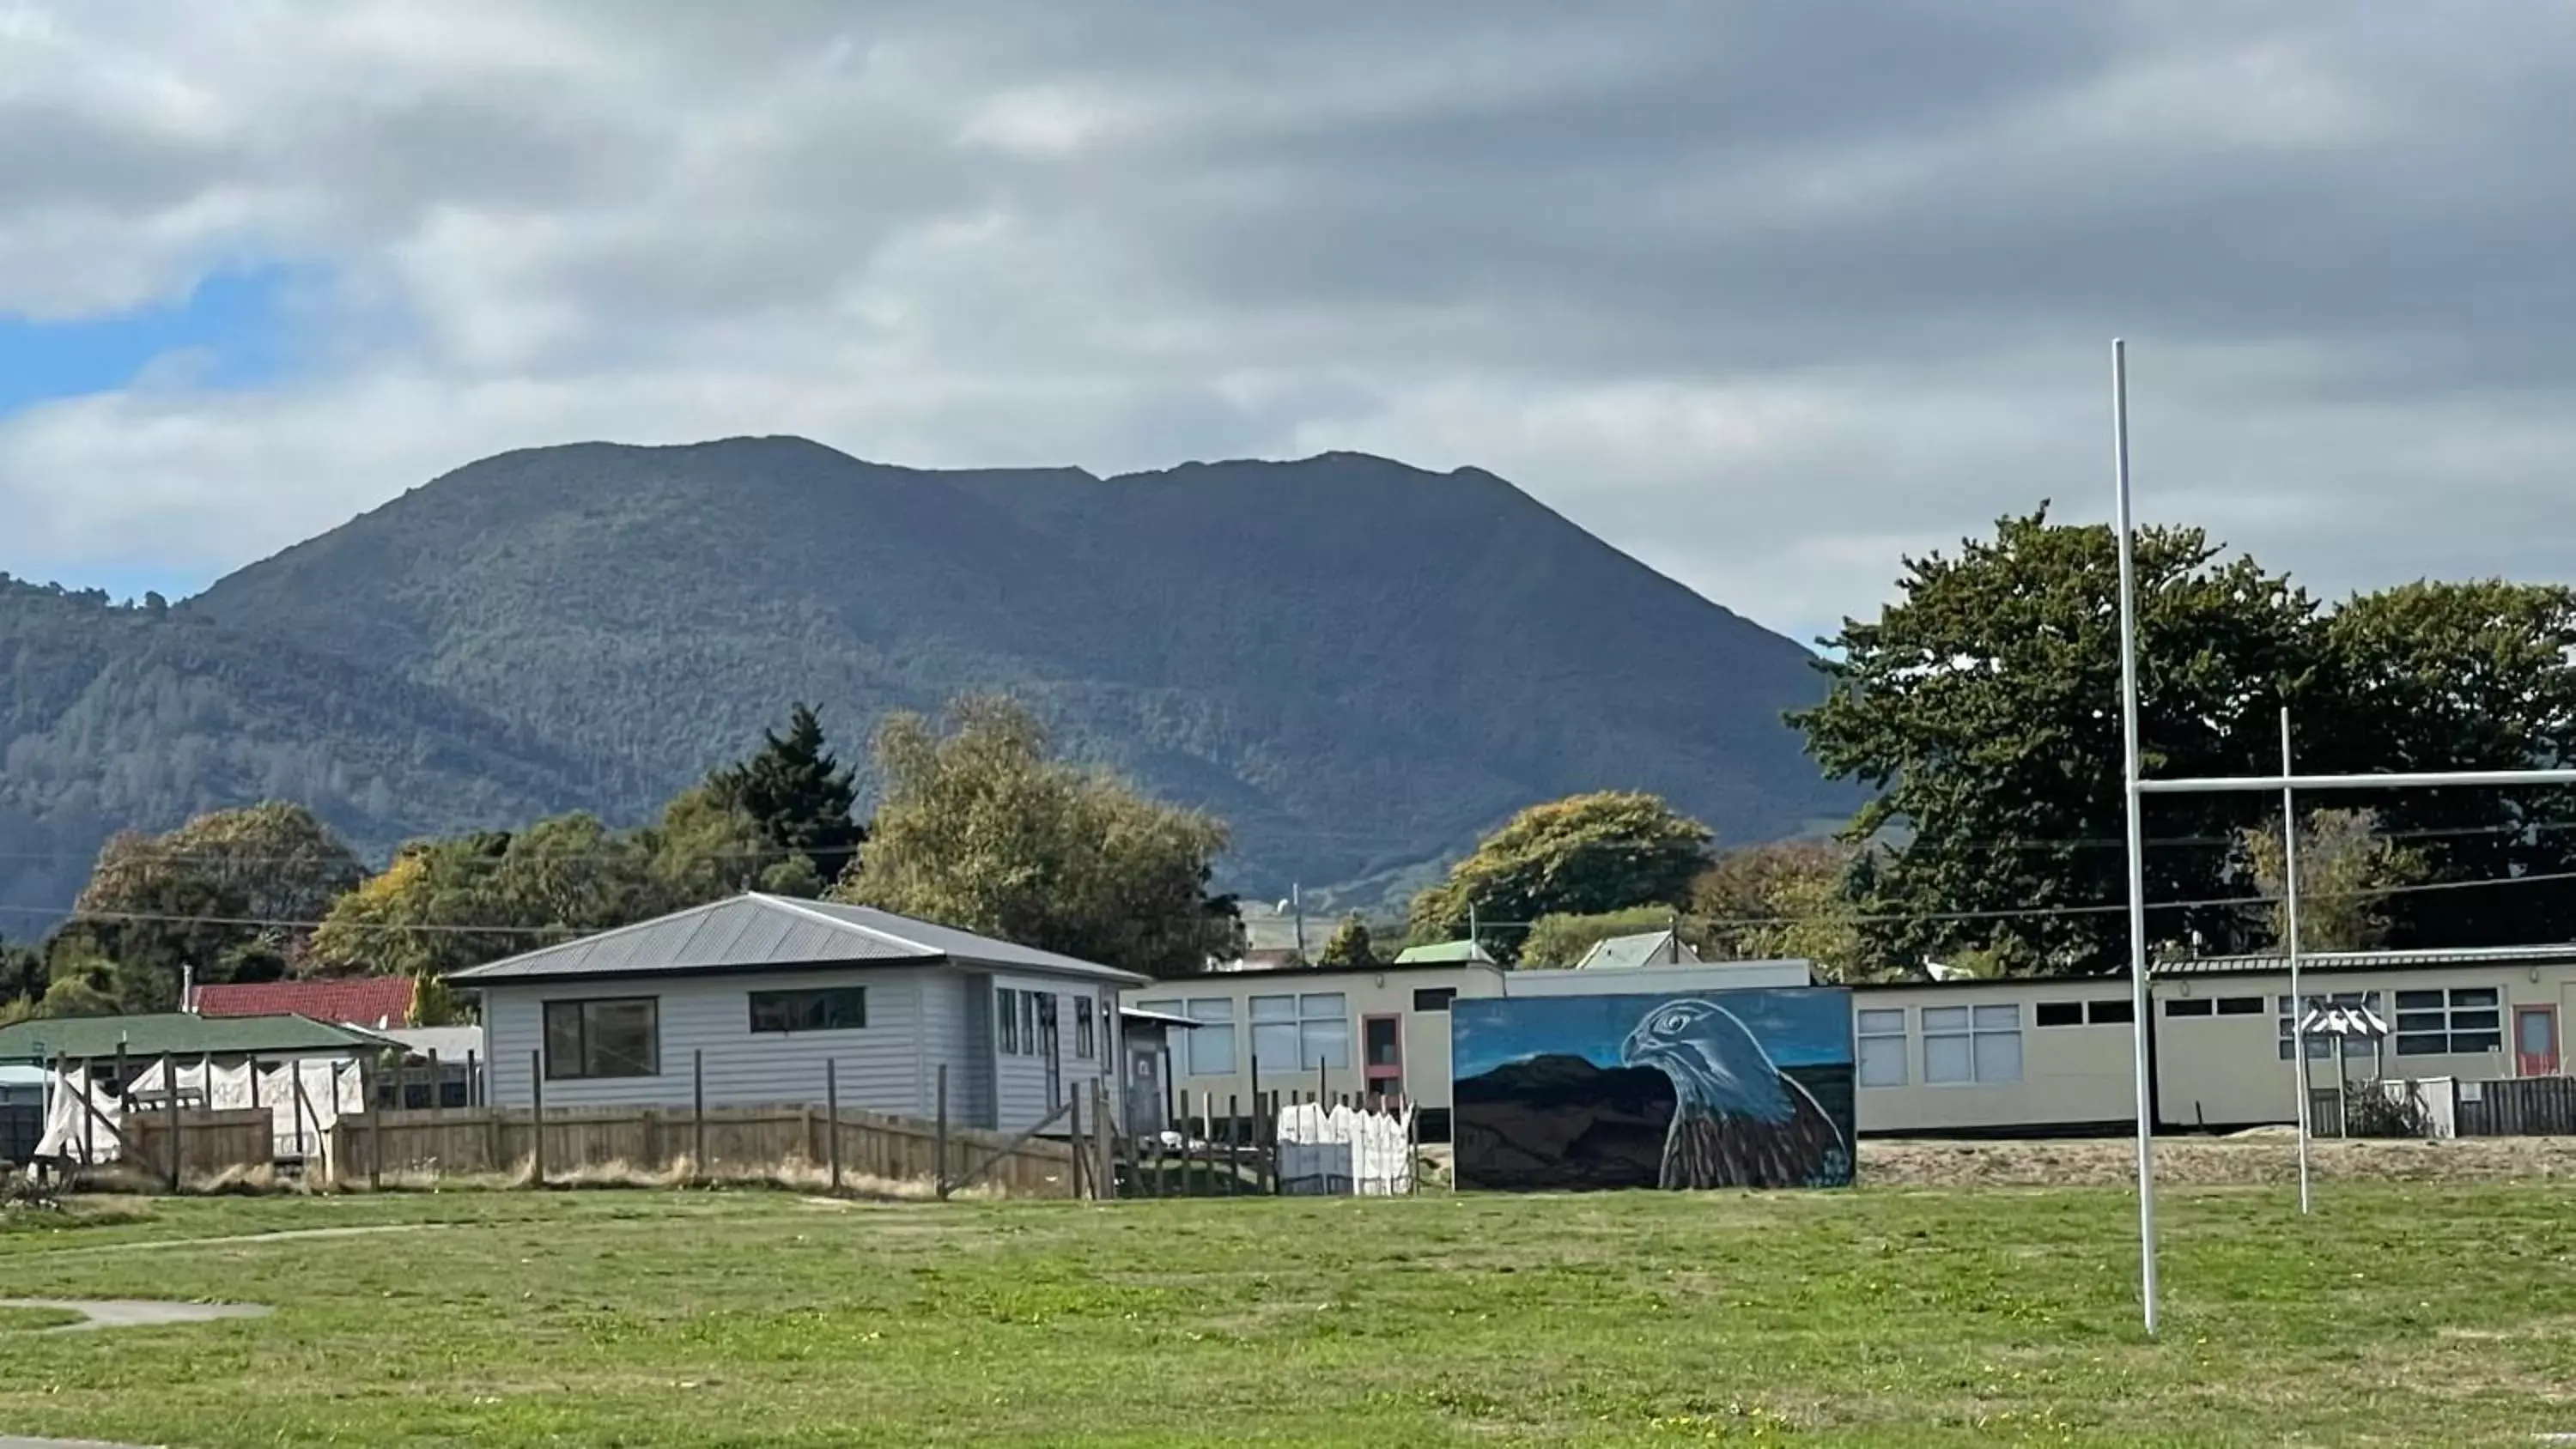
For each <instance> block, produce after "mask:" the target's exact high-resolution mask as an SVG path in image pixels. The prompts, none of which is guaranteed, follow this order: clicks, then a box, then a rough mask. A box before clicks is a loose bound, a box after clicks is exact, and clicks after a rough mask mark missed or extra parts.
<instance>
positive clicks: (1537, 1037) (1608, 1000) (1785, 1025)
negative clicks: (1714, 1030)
mask: <svg viewBox="0 0 2576 1449" xmlns="http://www.w3.org/2000/svg"><path fill="white" fill-rule="evenodd" d="M1690 999H1697V1000H1701V1001H1713V1002H1716V1003H1717V1004H1718V1005H1720V1006H1722V1007H1724V1008H1726V1009H1727V1010H1728V1011H1730V1012H1732V1013H1734V1014H1735V1018H1736V1020H1738V1021H1741V1022H1743V1023H1744V1026H1745V1029H1746V1030H1748V1031H1750V1032H1752V1033H1753V1039H1754V1040H1755V1041H1758V1042H1760V1043H1762V1047H1763V1050H1765V1051H1767V1052H1769V1053H1770V1054H1771V1060H1772V1063H1773V1064H1774V1065H1776V1066H1781V1067H1810V1066H1838V1065H1842V1064H1845V1063H1848V1062H1850V1061H1851V1059H1852V1044H1851V992H1850V991H1849V990H1848V989H1847V988H1844V987H1839V986H1783V987H1769V988H1762V989H1758V990H1738V991H1672V992H1663V993H1659V994H1656V995H1651V996H1493V997H1461V998H1459V999H1458V1000H1456V1001H1453V1002H1451V1003H1450V1004H1449V1012H1450V1015H1449V1031H1450V1041H1451V1047H1450V1061H1451V1072H1452V1074H1453V1075H1454V1076H1456V1077H1457V1078H1458V1079H1459V1080H1460V1081H1464V1080H1466V1079H1467V1078H1469V1077H1476V1076H1482V1075H1484V1074H1485V1073H1487V1072H1490V1071H1492V1070H1494V1069H1495V1068H1496V1067H1503V1066H1509V1065H1510V1064H1512V1063H1513V1062H1518V1061H1527V1060H1528V1059H1529V1058H1531V1057H1534V1056H1539V1055H1542V1054H1547V1053H1561V1054H1563V1055H1566V1056H1577V1057H1582V1058H1584V1059H1586V1060H1588V1061H1590V1062H1591V1063H1592V1064H1593V1065H1594V1066H1596V1067H1603V1068H1609V1067H1616V1066H1618V1065H1619V1047H1620V1044H1621V1043H1622V1042H1625V1041H1626V1040H1627V1039H1628V1033H1629V1032H1631V1031H1633V1030H1635V1029H1636V1026H1637V1023H1638V1022H1639V1021H1641V1020H1643V1019H1644V1018H1645V1017H1647V1016H1648V1015H1650V1014H1652V1013H1653V1012H1655V1011H1656V1010H1658V1009H1659V1008H1661V1007H1662V1006H1663V1005H1664V1004H1665V1003H1667V1002H1672V1001H1681V1000H1690Z"/></svg>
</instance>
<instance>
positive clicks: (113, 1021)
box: [0, 1011, 388, 1062]
mask: <svg viewBox="0 0 2576 1449" xmlns="http://www.w3.org/2000/svg"><path fill="white" fill-rule="evenodd" d="M119 1043H122V1044H123V1045H124V1047H125V1054H126V1055H127V1056H131V1057H157V1056H161V1055H163V1054H164V1053H167V1054H170V1055H173V1056H183V1057H194V1056H240V1055H244V1054H248V1053H253V1052H279V1053H285V1052H328V1051H373V1050H375V1049H376V1048H378V1047H382V1046H385V1045H388V1043H387V1042H386V1041H385V1039H384V1038H382V1037H379V1036H376V1035H375V1034H374V1033H372V1032H364V1031H359V1030H356V1029H355V1028H352V1027H345V1026H332V1025H330V1024H328V1023H326V1022H319V1021H315V1020H313V1019H312V1018H311V1017H307V1016H194V1015H191V1014H189V1013H187V1012H184V1011H162V1012H154V1013H152V1014H150V1015H146V1016H57V1017H39V1018H37V1019H36V1020H34V1021H22V1022H19V1023H18V1024H17V1025H15V1026H7V1027H0V1062H44V1061H51V1060H52V1059H54V1058H55V1057H112V1056H114V1055H116V1049H117V1046H118V1044H119Z"/></svg>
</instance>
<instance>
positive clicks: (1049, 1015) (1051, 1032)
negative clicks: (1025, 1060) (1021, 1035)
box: [1021, 991, 1062, 1061]
mask: <svg viewBox="0 0 2576 1449" xmlns="http://www.w3.org/2000/svg"><path fill="white" fill-rule="evenodd" d="M1021 995H1022V997H1023V998H1026V999H1030V1000H1034V1001H1036V1002H1037V1004H1038V1021H1037V1030H1035V1031H1033V1032H1031V1033H1029V1034H1028V1043H1029V1050H1030V1052H1031V1053H1033V1054H1035V1055H1037V1056H1042V1057H1045V1058H1046V1059H1047V1060H1048V1061H1054V1060H1056V1043H1057V1042H1058V1041H1060V1040H1062V1038H1060V1037H1058V1036H1057V1035H1056V1034H1055V1021H1056V1017H1055V993H1054V992H1052V991H1027V992H1022V993H1021Z"/></svg>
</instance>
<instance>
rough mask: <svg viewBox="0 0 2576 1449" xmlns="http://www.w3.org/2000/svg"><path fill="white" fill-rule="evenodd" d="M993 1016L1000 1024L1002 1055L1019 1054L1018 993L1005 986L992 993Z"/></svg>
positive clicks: (1011, 1055)
mask: <svg viewBox="0 0 2576 1449" xmlns="http://www.w3.org/2000/svg"><path fill="white" fill-rule="evenodd" d="M993 1017H994V1020H996V1021H998V1022H999V1023H1000V1024H1001V1036H1002V1055H1004V1056H1006V1057H1015V1056H1018V1055H1019V1054H1020V993H1018V992H1016V991H1013V990H1010V989H1009V988H1007V987H1005V988H1003V989H1002V990H999V991H996V992H994V993H993Z"/></svg>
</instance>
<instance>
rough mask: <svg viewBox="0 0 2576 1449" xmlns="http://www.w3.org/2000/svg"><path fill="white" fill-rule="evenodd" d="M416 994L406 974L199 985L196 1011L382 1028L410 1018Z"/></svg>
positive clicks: (210, 1014) (199, 1013)
mask: <svg viewBox="0 0 2576 1449" xmlns="http://www.w3.org/2000/svg"><path fill="white" fill-rule="evenodd" d="M414 994H415V988H414V986H413V985H412V980H411V978H410V977H408V976H344V977H337V978H310V979H306V980H301V981H236V982H227V983H224V984H221V985H215V986H200V987H198V988H197V1000H196V1007H195V1009H196V1012H197V1014H198V1015H199V1016H309V1017H311V1018H313V1019H314V1020H315V1021H336V1022H340V1023H343V1024H345V1025H349V1026H363V1027H370V1028H383V1027H388V1026H400V1025H402V1024H403V1023H404V1022H407V1021H409V1020H411V1006H412V997H413V995H414Z"/></svg>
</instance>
